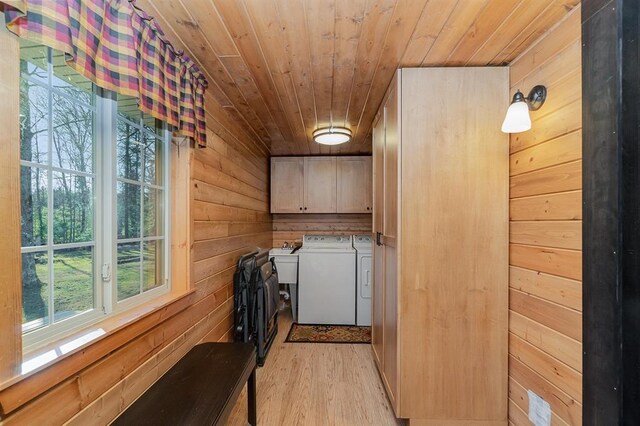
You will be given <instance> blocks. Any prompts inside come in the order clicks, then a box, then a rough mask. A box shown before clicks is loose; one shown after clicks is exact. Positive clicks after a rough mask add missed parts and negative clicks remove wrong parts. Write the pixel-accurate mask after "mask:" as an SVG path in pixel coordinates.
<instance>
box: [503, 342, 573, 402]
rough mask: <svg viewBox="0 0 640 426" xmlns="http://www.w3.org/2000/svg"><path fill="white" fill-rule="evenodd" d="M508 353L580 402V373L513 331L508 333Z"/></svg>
mask: <svg viewBox="0 0 640 426" xmlns="http://www.w3.org/2000/svg"><path fill="white" fill-rule="evenodd" d="M509 353H510V354H511V356H513V357H514V358H516V359H517V360H519V361H520V362H522V363H524V364H526V365H528V366H530V367H531V369H532V370H534V371H536V372H538V374H540V375H541V376H542V377H544V378H545V379H546V380H548V381H549V382H550V383H552V384H554V385H555V386H557V387H558V388H559V389H561V390H562V391H563V392H565V393H567V394H568V395H569V396H571V397H572V398H574V399H575V400H576V401H578V402H581V399H582V375H581V374H580V373H578V372H577V371H576V370H574V369H572V368H570V367H568V366H567V365H566V364H564V363H563V362H561V361H559V360H557V359H555V358H553V357H552V356H550V355H548V354H546V353H545V352H543V351H542V350H540V349H538V348H537V347H536V346H534V345H532V344H530V343H528V342H526V341H524V340H522V339H521V338H520V337H518V336H516V335H515V334H513V333H511V334H509Z"/></svg>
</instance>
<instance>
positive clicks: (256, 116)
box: [174, 0, 271, 153]
mask: <svg viewBox="0 0 640 426" xmlns="http://www.w3.org/2000/svg"><path fill="white" fill-rule="evenodd" d="M178 2H179V4H180V6H182V8H183V9H184V11H185V12H186V14H187V16H189V17H190V18H191V20H192V21H194V22H197V21H196V20H195V19H194V18H193V16H192V15H191V13H190V12H189V9H188V8H187V7H186V6H185V5H184V2H183V0H178ZM212 6H213V5H212ZM214 10H215V11H216V13H217V10H216V9H215V6H214ZM223 22H224V21H223ZM174 32H175V31H174ZM198 32H200V34H201V35H202V37H203V38H204V40H205V41H206V42H207V46H208V47H209V49H211V51H212V52H214V56H215V57H216V59H217V60H218V61H219V62H220V65H221V66H222V69H224V71H225V72H226V74H227V77H229V79H231V81H233V84H234V85H235V86H236V87H237V84H236V83H235V80H234V79H233V77H232V76H231V74H230V73H229V70H228V69H227V67H226V66H225V65H224V63H222V61H220V59H219V57H218V55H216V54H215V49H214V48H213V46H212V45H211V42H210V41H209V39H208V38H207V37H206V35H205V34H204V33H203V32H202V31H201V30H200V28H199V27H198ZM176 35H177V33H176ZM178 37H179V36H178ZM232 40H233V38H232ZM182 44H183V45H184V46H185V48H186V49H188V50H189V53H190V56H191V58H193V59H196V56H195V55H194V54H193V52H191V49H189V47H188V46H187V45H186V44H185V43H184V42H182ZM234 44H235V43H234ZM236 48H237V46H236ZM200 68H201V69H204V67H203V66H202V65H201V64H200ZM207 74H208V73H207ZM217 86H218V87H219V88H220V90H221V91H222V93H224V94H225V95H226V96H227V97H229V95H227V93H226V92H225V90H224V89H223V88H221V87H220V86H219V85H217ZM238 93H239V94H240V97H241V98H242V99H244V101H245V103H246V104H247V107H249V102H247V98H246V97H245V96H244V93H242V91H241V90H240V89H239V88H238ZM230 102H231V104H232V105H233V101H231V99H230ZM236 109H237V108H236ZM249 109H251V111H252V112H253V113H254V114H253V115H254V116H255V118H256V119H257V120H258V122H259V123H260V124H262V127H263V129H264V131H265V133H267V134H269V131H268V130H267V128H266V126H265V124H264V123H263V122H262V120H261V119H260V117H258V115H257V114H256V113H255V111H253V108H251V107H249ZM238 113H239V115H240V117H242V119H243V121H244V122H245V123H247V125H248V126H249V127H250V128H251V129H252V131H253V132H254V133H255V136H256V137H257V138H258V140H259V141H260V143H261V144H262V145H263V146H264V147H265V148H266V149H267V151H268V152H269V153H271V149H270V147H268V146H267V145H266V144H265V143H264V140H262V137H260V136H259V135H258V133H257V132H256V130H255V129H254V128H253V126H252V125H251V123H249V122H248V121H247V119H246V118H245V117H244V114H241V113H240V111H238Z"/></svg>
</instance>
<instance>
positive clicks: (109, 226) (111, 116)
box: [101, 91, 171, 314]
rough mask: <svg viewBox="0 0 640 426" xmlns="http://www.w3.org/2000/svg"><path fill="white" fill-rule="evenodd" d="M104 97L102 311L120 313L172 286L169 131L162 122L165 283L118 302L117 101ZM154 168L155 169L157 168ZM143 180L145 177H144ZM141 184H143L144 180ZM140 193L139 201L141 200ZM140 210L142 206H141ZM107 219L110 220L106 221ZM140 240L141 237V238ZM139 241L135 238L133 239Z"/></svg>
mask: <svg viewBox="0 0 640 426" xmlns="http://www.w3.org/2000/svg"><path fill="white" fill-rule="evenodd" d="M103 96H104V98H103V99H105V101H104V105H105V108H104V110H103V115H102V117H103V118H102V122H103V123H105V128H104V139H105V140H108V141H111V143H110V144H103V153H102V161H101V162H102V167H103V173H104V179H102V181H103V182H104V183H106V182H110V183H111V197H110V199H108V200H107V198H106V197H103V203H105V204H104V205H103V207H104V208H103V211H105V212H111V218H112V220H111V221H108V220H105V222H104V225H103V226H104V234H105V235H110V236H111V238H110V239H109V238H104V241H103V247H102V251H103V256H102V263H101V265H102V272H103V273H102V274H101V275H102V281H103V286H104V288H103V294H104V298H105V303H104V307H105V308H104V309H105V313H107V314H110V313H113V312H121V311H123V310H126V309H128V308H131V307H133V306H136V305H139V304H142V303H144V302H146V301H148V300H150V299H153V298H156V297H158V296H160V295H162V294H165V293H167V292H168V291H169V290H170V285H171V279H170V277H171V261H170V259H171V240H170V237H171V220H170V219H171V210H170V208H171V203H170V198H171V185H170V183H171V181H170V179H171V160H170V155H171V149H170V146H171V132H170V131H169V130H168V126H167V124H166V123H163V130H162V133H163V134H162V149H163V152H162V161H163V164H162V166H163V167H162V173H163V185H162V190H163V193H164V203H163V205H162V208H163V210H164V211H163V219H164V227H163V232H164V236H163V241H164V246H163V248H164V254H163V259H164V265H163V268H164V283H163V284H162V285H159V286H157V287H155V288H153V289H151V290H147V291H145V292H143V293H140V294H137V295H135V296H132V297H129V298H127V299H125V300H122V301H118V274H117V260H118V250H117V249H118V223H117V221H118V210H117V184H118V179H117V170H116V168H117V160H116V158H117V134H118V131H117V122H118V119H119V118H118V103H117V100H116V98H117V96H116V94H115V93H113V92H107V91H104V93H103ZM120 119H121V120H125V121H127V122H128V123H129V124H131V125H133V126H135V127H137V128H138V129H139V130H140V132H141V133H140V135H141V136H142V134H143V133H142V132H145V131H146V130H145V129H144V126H143V125H142V124H141V123H135V122H133V121H132V120H129V119H126V118H123V117H120ZM156 170H157V168H156ZM143 182H144V180H143ZM143 185H144V183H143ZM142 198H143V197H142V196H141V201H142ZM141 210H142V211H141V213H143V209H142V208H141ZM107 222H109V223H107ZM143 229H144V223H143V222H142V221H141V223H140V232H141V233H143V231H142V230H143ZM140 239H142V240H143V241H144V240H145V239H144V237H141V238H140ZM136 240H138V238H136ZM141 267H142V266H141Z"/></svg>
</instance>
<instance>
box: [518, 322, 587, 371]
mask: <svg viewBox="0 0 640 426" xmlns="http://www.w3.org/2000/svg"><path fill="white" fill-rule="evenodd" d="M509 331H510V332H511V333H512V334H514V335H516V336H518V337H520V338H521V339H522V340H525V341H527V342H528V343H530V344H532V345H533V346H535V347H537V348H539V349H541V350H543V351H544V352H546V353H548V354H549V355H551V356H553V357H554V358H556V359H558V360H559V361H561V362H563V363H564V364H566V365H568V366H569V367H571V368H573V369H574V370H576V371H578V372H582V353H581V352H582V346H581V345H580V342H578V341H577V340H574V339H571V338H570V337H567V336H565V335H564V334H562V333H559V332H557V331H555V330H553V329H551V328H549V327H546V326H544V325H542V324H540V323H538V322H536V321H533V320H531V319H529V318H527V317H525V316H523V315H520V314H519V313H517V312H514V311H510V312H509Z"/></svg>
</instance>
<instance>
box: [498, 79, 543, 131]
mask: <svg viewBox="0 0 640 426" xmlns="http://www.w3.org/2000/svg"><path fill="white" fill-rule="evenodd" d="M546 99H547V88H546V87H544V86H542V85H538V86H535V87H534V88H533V89H531V91H530V92H529V96H527V97H526V98H525V97H524V95H523V94H522V92H521V91H520V90H518V91H517V92H516V94H515V95H513V100H512V101H511V105H509V109H508V110H507V115H506V116H505V117H504V122H503V123H502V131H503V132H504V133H520V132H526V131H527V130H529V129H531V117H530V116H529V111H536V110H538V109H540V107H541V106H542V104H544V101H545V100H546Z"/></svg>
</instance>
